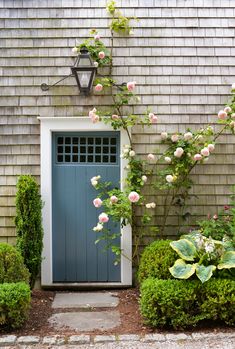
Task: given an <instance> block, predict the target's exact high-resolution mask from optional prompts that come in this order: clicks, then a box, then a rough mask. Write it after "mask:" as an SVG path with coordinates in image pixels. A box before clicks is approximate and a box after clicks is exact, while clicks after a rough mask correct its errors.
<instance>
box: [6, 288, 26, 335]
mask: <svg viewBox="0 0 235 349" xmlns="http://www.w3.org/2000/svg"><path fill="white" fill-rule="evenodd" d="M30 295H31V293H30V288H29V286H28V285H27V284H26V283H24V282H17V283H3V284H0V326H1V325H4V326H9V327H12V328H18V327H20V326H22V325H23V323H24V322H25V320H26V319H27V317H28V311H29V307H30Z"/></svg>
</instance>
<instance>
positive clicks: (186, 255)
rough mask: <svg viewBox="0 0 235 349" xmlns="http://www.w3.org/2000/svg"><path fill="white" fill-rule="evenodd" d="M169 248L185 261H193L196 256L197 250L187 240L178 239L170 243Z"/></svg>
mask: <svg viewBox="0 0 235 349" xmlns="http://www.w3.org/2000/svg"><path fill="white" fill-rule="evenodd" d="M170 246H171V247H172V248H173V250H175V251H176V252H177V253H178V255H179V256H180V257H181V258H182V259H184V260H185V261H193V260H194V258H195V257H196V255H197V250H196V247H195V246H194V244H193V243H192V242H191V241H189V240H187V239H180V240H178V241H172V242H171V243H170Z"/></svg>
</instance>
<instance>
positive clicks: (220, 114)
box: [218, 110, 228, 120]
mask: <svg viewBox="0 0 235 349" xmlns="http://www.w3.org/2000/svg"><path fill="white" fill-rule="evenodd" d="M227 116H228V115H227V113H226V111H224V110H220V111H219V112H218V118H219V119H221V120H224V119H226V117H227Z"/></svg>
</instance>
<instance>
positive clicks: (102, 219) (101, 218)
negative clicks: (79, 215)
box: [99, 212, 109, 223]
mask: <svg viewBox="0 0 235 349" xmlns="http://www.w3.org/2000/svg"><path fill="white" fill-rule="evenodd" d="M108 221H109V217H108V215H107V214H106V213H104V212H102V213H101V214H100V215H99V222H100V223H107V222H108Z"/></svg>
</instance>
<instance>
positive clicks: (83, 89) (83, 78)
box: [41, 47, 97, 96]
mask: <svg viewBox="0 0 235 349" xmlns="http://www.w3.org/2000/svg"><path fill="white" fill-rule="evenodd" d="M96 70H97V67H96V66H95V64H94V61H93V60H92V59H91V56H90V53H89V51H88V49H87V48H86V47H82V48H81V50H80V54H79V55H78V57H77V59H76V61H75V64H74V66H73V67H71V71H72V74H70V75H67V76H65V77H64V78H62V79H60V80H59V81H57V82H55V83H54V84H53V85H47V84H41V89H42V90H43V91H48V90H49V89H50V88H51V87H53V86H55V85H57V84H58V83H60V82H61V81H63V80H65V79H67V78H68V77H70V76H72V75H73V76H75V79H76V82H77V85H78V89H79V91H80V94H81V95H84V96H87V95H89V94H90V92H91V90H92V86H93V81H94V78H95V74H96Z"/></svg>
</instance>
